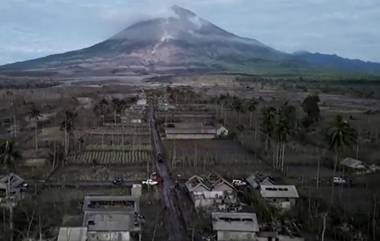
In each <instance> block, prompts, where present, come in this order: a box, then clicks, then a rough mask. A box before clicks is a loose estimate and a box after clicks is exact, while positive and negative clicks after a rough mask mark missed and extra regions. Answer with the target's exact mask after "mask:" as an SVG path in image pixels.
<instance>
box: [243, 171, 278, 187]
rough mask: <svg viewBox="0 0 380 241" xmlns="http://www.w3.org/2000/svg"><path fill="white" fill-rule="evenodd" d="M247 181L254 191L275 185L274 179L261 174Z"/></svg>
mask: <svg viewBox="0 0 380 241" xmlns="http://www.w3.org/2000/svg"><path fill="white" fill-rule="evenodd" d="M246 181H247V183H248V184H249V185H250V186H251V187H252V188H253V189H258V188H259V187H260V185H267V186H270V185H275V181H274V180H273V178H271V177H270V176H265V175H261V174H255V175H251V176H249V177H248V178H247V179H246Z"/></svg>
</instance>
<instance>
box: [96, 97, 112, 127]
mask: <svg viewBox="0 0 380 241" xmlns="http://www.w3.org/2000/svg"><path fill="white" fill-rule="evenodd" d="M108 109H109V103H108V101H107V100H106V99H102V100H101V101H100V102H99V103H97V104H96V105H95V106H94V109H93V112H94V113H95V115H96V117H97V118H98V120H99V119H101V121H100V123H101V124H102V125H104V118H105V115H106V114H107V112H108Z"/></svg>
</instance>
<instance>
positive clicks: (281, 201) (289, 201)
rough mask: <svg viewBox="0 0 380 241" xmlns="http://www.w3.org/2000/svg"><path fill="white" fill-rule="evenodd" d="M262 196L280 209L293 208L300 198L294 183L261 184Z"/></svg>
mask: <svg viewBox="0 0 380 241" xmlns="http://www.w3.org/2000/svg"><path fill="white" fill-rule="evenodd" d="M260 194H261V196H262V197H263V198H264V199H265V200H266V201H268V203H269V204H271V205H273V206H275V207H277V208H280V209H291V208H292V207H294V205H295V204H296V200H297V199H298V198H299V195H298V191H297V188H296V187H295V186H294V185H260Z"/></svg>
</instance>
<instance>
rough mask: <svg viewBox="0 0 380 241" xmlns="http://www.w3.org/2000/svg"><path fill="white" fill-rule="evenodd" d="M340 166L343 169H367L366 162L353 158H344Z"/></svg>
mask: <svg viewBox="0 0 380 241" xmlns="http://www.w3.org/2000/svg"><path fill="white" fill-rule="evenodd" d="M340 165H341V166H343V167H347V168H350V169H353V170H359V171H360V170H366V169H367V167H366V165H365V164H364V162H362V161H360V160H357V159H354V158H351V157H346V158H344V159H343V160H342V161H341V162H340Z"/></svg>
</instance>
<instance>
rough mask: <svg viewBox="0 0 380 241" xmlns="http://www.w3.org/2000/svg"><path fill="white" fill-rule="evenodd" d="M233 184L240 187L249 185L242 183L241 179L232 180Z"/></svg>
mask: <svg viewBox="0 0 380 241" xmlns="http://www.w3.org/2000/svg"><path fill="white" fill-rule="evenodd" d="M232 184H233V185H234V186H238V187H241V186H246V185H247V183H246V182H245V181H242V180H239V179H234V180H232Z"/></svg>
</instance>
